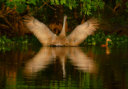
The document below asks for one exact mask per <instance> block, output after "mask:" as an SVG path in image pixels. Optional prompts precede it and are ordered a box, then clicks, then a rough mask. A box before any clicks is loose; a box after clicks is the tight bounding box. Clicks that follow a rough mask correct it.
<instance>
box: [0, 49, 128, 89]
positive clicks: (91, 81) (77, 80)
mask: <svg viewBox="0 0 128 89" xmlns="http://www.w3.org/2000/svg"><path fill="white" fill-rule="evenodd" d="M38 49H39V50H38ZM0 89H128V49H127V48H125V49H123V48H101V47H42V48H37V49H36V48H34V49H32V48H31V49H29V50H22V51H21V50H12V51H9V52H4V53H3V52H1V53H0Z"/></svg>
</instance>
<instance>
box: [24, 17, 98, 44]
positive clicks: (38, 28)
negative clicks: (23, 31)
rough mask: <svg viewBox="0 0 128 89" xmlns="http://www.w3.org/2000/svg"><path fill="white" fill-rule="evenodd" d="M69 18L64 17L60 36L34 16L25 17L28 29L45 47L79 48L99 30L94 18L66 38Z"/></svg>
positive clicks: (79, 26) (77, 27)
mask: <svg viewBox="0 0 128 89" xmlns="http://www.w3.org/2000/svg"><path fill="white" fill-rule="evenodd" d="M66 20H67V16H64V21H63V27H62V30H61V32H60V34H59V35H56V34H54V33H53V32H52V31H51V30H50V29H49V28H48V27H47V26H46V25H45V24H44V23H42V22H40V21H39V20H37V19H35V18H34V17H33V16H25V17H24V23H25V25H26V26H27V28H28V29H29V30H30V31H31V32H32V33H33V34H34V35H35V36H36V37H37V39H38V40H39V41H40V43H42V44H43V46H51V45H54V46H78V45H79V44H80V43H82V42H83V41H84V40H85V39H86V38H87V36H89V35H91V34H93V32H94V31H96V29H97V28H98V25H99V24H98V21H97V20H96V19H94V18H92V19H89V20H87V21H86V22H84V23H83V24H80V25H78V26H76V28H75V29H74V30H73V31H72V32H71V34H69V35H68V36H66V32H65V24H66Z"/></svg>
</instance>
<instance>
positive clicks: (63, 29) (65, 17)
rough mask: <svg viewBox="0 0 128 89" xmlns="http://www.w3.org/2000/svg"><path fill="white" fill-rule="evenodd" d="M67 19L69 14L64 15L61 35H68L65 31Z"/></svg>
mask: <svg viewBox="0 0 128 89" xmlns="http://www.w3.org/2000/svg"><path fill="white" fill-rule="evenodd" d="M66 20H67V16H64V21H63V28H62V31H61V33H60V35H59V36H66V32H65V28H66V27H65V26H66Z"/></svg>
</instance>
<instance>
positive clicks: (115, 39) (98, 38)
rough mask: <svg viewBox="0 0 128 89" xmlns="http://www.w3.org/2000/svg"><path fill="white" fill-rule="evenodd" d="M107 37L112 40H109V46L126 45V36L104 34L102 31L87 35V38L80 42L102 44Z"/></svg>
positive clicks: (127, 39) (83, 44)
mask: <svg viewBox="0 0 128 89" xmlns="http://www.w3.org/2000/svg"><path fill="white" fill-rule="evenodd" d="M107 38H109V39H111V40H112V41H111V42H109V43H108V44H110V45H111V46H115V47H121V46H128V36H119V35H117V34H108V35H105V34H104V32H103V31H99V32H97V33H96V34H94V35H91V36H88V37H87V39H86V40H85V41H84V42H83V43H82V44H81V46H85V45H99V46H100V45H102V44H105V43H106V39H107Z"/></svg>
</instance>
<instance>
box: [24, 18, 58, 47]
mask: <svg viewBox="0 0 128 89" xmlns="http://www.w3.org/2000/svg"><path fill="white" fill-rule="evenodd" d="M24 18H25V20H24V23H25V25H26V26H27V27H28V29H29V30H30V31H31V32H32V33H33V34H34V35H35V36H36V37H37V39H38V40H39V41H40V42H41V43H42V44H43V45H50V43H51V41H52V40H53V39H55V38H56V34H54V33H53V32H52V31H50V29H49V28H48V27H47V26H46V25H45V24H44V23H42V22H40V21H38V20H37V19H35V18H34V17H32V16H26V17H24Z"/></svg>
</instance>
